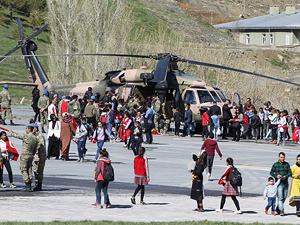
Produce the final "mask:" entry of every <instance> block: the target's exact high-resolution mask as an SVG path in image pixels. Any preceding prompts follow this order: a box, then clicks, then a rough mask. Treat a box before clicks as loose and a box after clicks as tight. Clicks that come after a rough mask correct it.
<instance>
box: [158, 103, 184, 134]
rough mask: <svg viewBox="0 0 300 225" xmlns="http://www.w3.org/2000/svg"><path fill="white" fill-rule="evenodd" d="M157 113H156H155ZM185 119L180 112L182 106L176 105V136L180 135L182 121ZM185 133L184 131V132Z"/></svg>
mask: <svg viewBox="0 0 300 225" xmlns="http://www.w3.org/2000/svg"><path fill="white" fill-rule="evenodd" d="M155 114H156V113H155ZM182 119H183V115H182V113H181V112H180V108H179V107H178V106H177V107H176V112H175V113H174V121H175V135H174V136H175V137H179V128H180V122H181V121H182ZM183 134H184V132H183Z"/></svg>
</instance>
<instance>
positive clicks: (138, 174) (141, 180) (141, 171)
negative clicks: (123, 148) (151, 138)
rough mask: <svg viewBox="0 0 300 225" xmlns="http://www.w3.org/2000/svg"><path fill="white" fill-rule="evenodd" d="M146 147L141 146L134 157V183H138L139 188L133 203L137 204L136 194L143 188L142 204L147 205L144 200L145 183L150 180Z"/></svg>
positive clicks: (133, 197) (132, 199)
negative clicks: (145, 155)
mask: <svg viewBox="0 0 300 225" xmlns="http://www.w3.org/2000/svg"><path fill="white" fill-rule="evenodd" d="M145 151H146V150H145V148H144V147H141V148H140V150H139V154H138V155H137V156H136V157H135V158H134V175H135V177H134V184H137V185H138V186H137V188H136V189H135V192H134V194H133V196H132V197H131V203H132V204H135V196H136V195H137V193H138V192H139V191H140V190H141V205H147V204H146V203H145V202H144V194H145V185H147V184H148V182H149V181H150V178H149V166H148V159H147V158H146V157H144V154H145Z"/></svg>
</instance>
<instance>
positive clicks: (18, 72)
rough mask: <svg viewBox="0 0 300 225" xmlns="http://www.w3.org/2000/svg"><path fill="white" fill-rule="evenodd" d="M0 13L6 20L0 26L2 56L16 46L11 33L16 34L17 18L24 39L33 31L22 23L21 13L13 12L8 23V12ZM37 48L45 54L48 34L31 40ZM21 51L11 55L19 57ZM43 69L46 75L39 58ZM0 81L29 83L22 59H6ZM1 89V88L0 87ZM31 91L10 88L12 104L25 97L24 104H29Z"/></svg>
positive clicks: (45, 65)
mask: <svg viewBox="0 0 300 225" xmlns="http://www.w3.org/2000/svg"><path fill="white" fill-rule="evenodd" d="M0 11H1V13H2V14H4V16H5V18H6V22H5V24H4V25H0V55H4V54H6V53H7V52H9V51H10V50H12V49H13V48H14V47H15V46H16V45H17V44H18V39H14V38H13V33H14V32H16V29H17V22H16V19H17V18H18V17H20V18H21V20H22V23H23V30H24V35H25V37H26V36H27V35H28V36H30V35H31V34H33V33H34V32H35V31H34V30H33V29H31V28H30V27H29V26H27V25H25V24H24V21H25V20H27V18H28V17H26V16H25V15H24V14H23V13H22V12H18V11H14V12H13V22H12V23H11V22H10V21H9V15H8V10H7V8H5V7H2V8H1V9H0ZM33 41H34V42H35V43H36V44H37V46H38V50H37V51H36V54H38V53H46V52H47V45H48V44H47V42H48V33H47V32H43V33H41V34H40V35H39V36H38V40H35V39H34V40H33ZM21 54H22V53H21V50H19V49H18V50H17V51H15V52H14V53H13V54H12V55H21ZM39 60H40V62H41V64H42V66H43V68H44V69H45V71H46V73H47V71H48V67H47V61H46V58H39ZM0 71H1V73H0V81H19V82H29V80H28V78H27V70H26V66H25V62H24V59H23V58H21V57H20V58H7V59H5V60H4V61H2V63H1V64H0ZM0 87H1V86H0ZM31 91H32V87H25V86H10V89H9V92H10V94H11V97H12V98H13V104H18V103H20V100H21V99H22V98H23V97H25V104H29V103H30V102H31Z"/></svg>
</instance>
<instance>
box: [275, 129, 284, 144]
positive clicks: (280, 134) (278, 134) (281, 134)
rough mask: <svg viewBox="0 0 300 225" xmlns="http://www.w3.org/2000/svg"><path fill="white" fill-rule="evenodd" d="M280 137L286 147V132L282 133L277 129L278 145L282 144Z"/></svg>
mask: <svg viewBox="0 0 300 225" xmlns="http://www.w3.org/2000/svg"><path fill="white" fill-rule="evenodd" d="M280 137H282V142H283V144H284V145H285V131H283V132H280V129H279V128H278V129H277V144H279V142H280Z"/></svg>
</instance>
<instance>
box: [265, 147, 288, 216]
mask: <svg viewBox="0 0 300 225" xmlns="http://www.w3.org/2000/svg"><path fill="white" fill-rule="evenodd" d="M270 175H271V176H272V177H274V178H275V181H276V182H277V180H278V179H281V182H280V184H279V186H278V188H277V198H278V206H277V207H276V212H277V214H280V216H284V202H285V199H286V197H287V194H288V188H289V183H288V178H289V177H290V176H291V175H292V172H291V168H290V164H289V163H288V162H285V153H284V152H279V155H278V161H277V162H276V163H274V164H273V166H272V169H271V171H270Z"/></svg>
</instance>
